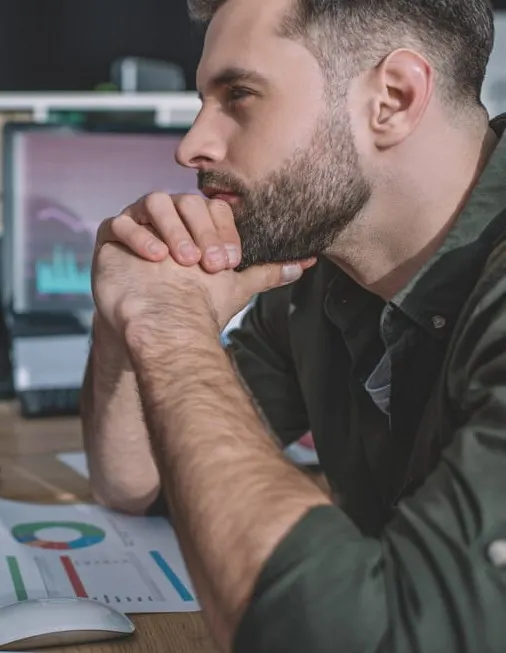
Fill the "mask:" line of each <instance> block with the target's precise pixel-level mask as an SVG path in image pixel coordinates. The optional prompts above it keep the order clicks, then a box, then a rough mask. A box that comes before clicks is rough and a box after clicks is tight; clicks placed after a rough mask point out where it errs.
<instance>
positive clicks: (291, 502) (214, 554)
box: [129, 329, 330, 648]
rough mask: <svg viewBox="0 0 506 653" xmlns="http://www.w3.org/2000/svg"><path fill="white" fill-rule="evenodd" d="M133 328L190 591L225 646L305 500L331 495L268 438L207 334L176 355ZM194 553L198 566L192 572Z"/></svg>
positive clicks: (308, 503)
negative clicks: (219, 625)
mask: <svg viewBox="0 0 506 653" xmlns="http://www.w3.org/2000/svg"><path fill="white" fill-rule="evenodd" d="M131 333H132V337H131V338H129V349H130V352H131V356H132V360H133V363H134V368H135V370H136V373H137V378H138V381H139V389H140V393H141V398H142V401H143V403H144V408H145V412H146V414H147V415H149V420H148V423H149V427H150V435H151V437H152V441H153V445H154V449H155V453H156V455H157V457H158V462H159V465H160V466H161V467H162V468H163V469H164V470H166V474H164V480H165V479H166V486H165V491H166V495H167V499H168V501H169V503H170V507H171V514H172V515H173V520H174V522H175V525H176V528H177V529H178V534H179V537H180V538H181V543H182V547H183V550H185V549H186V550H187V551H190V553H191V555H190V556H188V558H187V559H188V561H189V566H190V573H192V575H193V576H194V582H195V584H196V586H197V590H198V591H199V593H200V594H201V595H202V596H207V597H212V598H209V599H208V600H209V602H212V605H206V603H205V602H204V600H202V602H203V607H204V609H205V610H206V612H213V613H214V614H216V612H218V614H219V615H220V617H221V619H222V623H223V627H222V628H221V631H220V632H218V628H217V627H216V626H215V625H214V624H215V623H216V622H215V620H214V619H213V620H211V622H212V623H211V628H212V629H213V630H214V634H215V636H216V638H217V639H218V640H219V641H220V644H222V645H223V646H224V647H226V648H228V647H229V646H230V642H231V638H232V637H233V633H234V631H235V628H236V626H237V624H238V622H239V619H240V617H241V614H242V613H243V610H244V609H245V606H246V605H247V602H248V600H249V598H250V595H251V592H252V590H253V587H254V584H255V581H256V579H257V577H258V574H259V572H260V570H261V569H262V567H263V565H264V564H265V562H266V561H267V559H268V558H269V556H270V555H271V554H272V552H273V550H274V549H275V547H276V546H277V544H278V543H279V542H280V540H282V539H283V538H284V536H285V535H286V534H287V533H288V532H289V531H290V530H291V529H292V527H293V526H294V525H295V524H296V523H297V522H298V521H299V520H300V519H301V517H302V516H303V515H304V514H305V513H307V512H308V511H309V510H310V509H311V508H312V507H314V506H317V505H329V504H330V501H329V499H328V498H327V497H326V496H325V494H324V493H323V492H322V491H321V490H320V489H319V488H318V487H317V486H316V485H315V484H314V483H313V481H312V480H310V479H309V478H307V477H306V476H305V475H304V474H303V473H301V472H300V471H299V470H297V469H296V468H295V467H294V466H293V465H292V464H290V463H289V462H288V461H287V460H286V459H285V457H284V456H283V454H282V452H281V451H280V449H279V448H278V447H277V446H276V444H275V443H274V442H273V440H272V438H271V437H270V435H269V434H268V433H267V431H266V429H265V426H264V425H263V423H262V420H261V419H260V418H259V416H258V415H257V412H256V410H255V408H254V405H253V403H252V402H251V400H250V398H249V396H248V393H247V392H246V390H245V389H244V387H243V386H242V384H241V383H240V382H239V381H238V378H237V376H236V374H235V373H234V371H233V368H232V366H231V364H230V361H229V360H228V357H227V355H226V354H225V353H224V352H223V351H222V349H221V347H220V346H219V341H218V339H217V338H216V337H215V336H214V335H213V334H202V333H198V332H195V333H193V335H191V334H189V333H187V336H186V337H187V342H184V343H183V342H178V348H177V349H178V352H179V355H170V356H166V357H163V356H161V355H160V353H161V352H160V349H161V348H160V347H156V346H154V344H153V343H156V342H161V341H162V340H163V338H164V337H170V336H169V335H168V334H164V333H159V334H157V333H154V331H153V329H151V330H150V331H149V335H147V336H146V337H144V334H141V335H140V336H139V334H136V333H135V331H134V330H132V332H131ZM179 337H181V336H179ZM164 349H165V350H166V351H167V350H170V349H171V348H167V347H165V348H164ZM168 368H170V369H171V374H170V378H169V377H168V375H167V374H166V370H167V369H168ZM169 434H171V435H169ZM192 558H196V559H197V560H198V561H199V563H200V567H201V568H200V569H199V570H197V573H196V574H194V573H193V569H192V567H191V559H192ZM199 582H200V583H201V584H202V585H205V586H203V587H199ZM213 622H214V623H213Z"/></svg>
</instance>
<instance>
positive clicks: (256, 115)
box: [228, 98, 321, 181]
mask: <svg viewBox="0 0 506 653" xmlns="http://www.w3.org/2000/svg"><path fill="white" fill-rule="evenodd" d="M249 111H250V113H249V115H248V118H247V120H245V121H244V122H242V123H238V124H237V126H236V128H235V130H234V133H233V134H232V135H231V139H230V142H229V151H228V155H229V160H230V163H231V164H232V166H233V168H234V169H236V170H237V171H238V172H239V174H241V175H242V176H243V178H244V179H247V180H251V181H254V180H260V179H262V178H264V177H265V176H266V175H267V174H269V173H270V172H273V171H275V170H277V169H279V168H281V167H282V166H283V165H284V164H286V163H287V162H288V161H290V159H292V158H293V156H294V154H295V153H296V152H297V151H301V150H302V151H304V150H306V149H307V148H308V147H309V146H310V144H311V142H312V139H313V136H314V133H315V130H316V129H317V127H318V123H319V116H320V115H321V113H320V111H321V109H320V108H319V107H318V102H308V100H307V98H304V99H301V101H295V100H293V101H292V102H290V103H287V102H280V103H277V104H274V103H272V104H271V105H270V106H268V105H267V102H266V103H265V106H263V107H261V106H259V107H256V108H255V107H251V108H250V110H249Z"/></svg>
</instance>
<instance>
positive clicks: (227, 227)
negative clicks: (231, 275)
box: [207, 200, 242, 268]
mask: <svg viewBox="0 0 506 653" xmlns="http://www.w3.org/2000/svg"><path fill="white" fill-rule="evenodd" d="M207 208H208V209H209V213H210V214H211V217H212V219H213V222H214V226H215V227H216V232H217V233H218V236H219V238H220V241H221V242H222V243H223V245H224V247H225V251H226V253H227V267H228V268H235V267H237V266H238V265H239V263H240V262H241V256H242V251H241V239H240V238H239V234H238V233H237V228H236V226H235V219H234V213H233V211H232V208H231V207H230V205H229V204H227V203H226V202H222V201H220V200H209V201H208V202H207Z"/></svg>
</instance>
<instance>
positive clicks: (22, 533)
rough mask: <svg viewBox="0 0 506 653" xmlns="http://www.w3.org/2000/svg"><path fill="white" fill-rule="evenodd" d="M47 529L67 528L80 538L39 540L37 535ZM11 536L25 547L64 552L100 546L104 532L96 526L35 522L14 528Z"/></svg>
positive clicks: (76, 523) (74, 523)
mask: <svg viewBox="0 0 506 653" xmlns="http://www.w3.org/2000/svg"><path fill="white" fill-rule="evenodd" d="M47 528H68V529H71V530H75V531H77V533H79V534H80V537H78V538H76V539H75V540H71V541H70V542H58V541H51V540H42V539H39V538H38V536H37V533H38V532H39V531H41V530H43V529H47ZM12 536H13V537H14V539H15V540H17V541H18V542H19V543H20V544H25V545H26V546H32V547H37V548H40V549H51V550H53V551H66V550H71V549H84V548H86V547H89V546H94V545H95V544H100V542H103V541H104V539H105V531H103V530H102V529H101V528H98V527H97V526H93V525H91V524H84V523H81V522H36V523H29V524H18V525H17V526H14V528H13V529H12Z"/></svg>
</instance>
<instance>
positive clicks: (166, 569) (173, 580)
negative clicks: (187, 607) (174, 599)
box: [150, 551, 194, 603]
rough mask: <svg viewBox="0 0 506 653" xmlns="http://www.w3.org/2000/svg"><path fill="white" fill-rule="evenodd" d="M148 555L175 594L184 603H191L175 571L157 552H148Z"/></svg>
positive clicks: (191, 598)
mask: <svg viewBox="0 0 506 653" xmlns="http://www.w3.org/2000/svg"><path fill="white" fill-rule="evenodd" d="M150 555H151V557H152V558H153V560H154V561H155V562H156V564H157V565H158V567H159V568H160V569H161V571H162V572H163V573H164V574H165V576H166V577H167V579H168V581H169V582H170V584H171V585H172V587H173V588H174V589H175V590H176V592H177V593H178V594H179V596H180V597H181V599H182V600H183V601H184V602H185V603H188V602H189V601H193V600H194V598H193V596H192V595H191V594H190V592H189V591H188V590H187V589H186V587H185V585H184V584H183V582H182V581H181V579H180V578H179V576H178V575H177V574H176V573H175V571H174V570H173V569H172V567H171V566H170V565H169V563H168V562H167V561H166V560H165V558H164V557H163V556H162V554H161V553H160V552H159V551H150Z"/></svg>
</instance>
